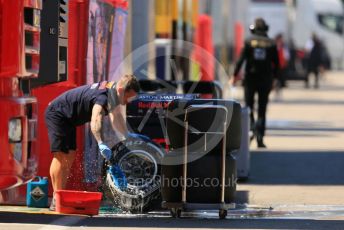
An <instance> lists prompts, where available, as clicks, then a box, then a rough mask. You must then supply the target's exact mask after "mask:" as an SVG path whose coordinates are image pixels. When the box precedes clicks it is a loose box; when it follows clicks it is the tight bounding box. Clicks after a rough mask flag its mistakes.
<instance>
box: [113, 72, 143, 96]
mask: <svg viewBox="0 0 344 230" xmlns="http://www.w3.org/2000/svg"><path fill="white" fill-rule="evenodd" d="M118 84H120V86H122V87H123V88H124V90H125V91H130V90H133V91H135V92H136V93H138V92H139V91H140V84H139V81H138V80H137V78H136V77H135V76H134V75H133V74H125V75H124V76H123V77H122V78H121V79H120V80H119V81H118Z"/></svg>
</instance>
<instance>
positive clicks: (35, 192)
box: [26, 176, 48, 208]
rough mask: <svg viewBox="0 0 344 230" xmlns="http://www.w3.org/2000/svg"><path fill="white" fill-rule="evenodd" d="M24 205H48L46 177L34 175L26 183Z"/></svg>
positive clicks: (44, 206) (38, 206)
mask: <svg viewBox="0 0 344 230" xmlns="http://www.w3.org/2000/svg"><path fill="white" fill-rule="evenodd" d="M26 205H27V206H28V207H35V208H46V207H48V178H47V177H43V178H42V177H40V176H36V177H35V178H34V179H33V180H32V181H30V182H29V183H28V184H27V190H26Z"/></svg>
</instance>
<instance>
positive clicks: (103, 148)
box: [98, 143, 112, 161]
mask: <svg viewBox="0 0 344 230" xmlns="http://www.w3.org/2000/svg"><path fill="white" fill-rule="evenodd" d="M98 147H99V151H100V154H102V156H103V157H104V158H105V160H107V161H110V160H111V158H112V151H111V149H110V148H109V147H108V146H107V145H106V144H104V143H100V144H98Z"/></svg>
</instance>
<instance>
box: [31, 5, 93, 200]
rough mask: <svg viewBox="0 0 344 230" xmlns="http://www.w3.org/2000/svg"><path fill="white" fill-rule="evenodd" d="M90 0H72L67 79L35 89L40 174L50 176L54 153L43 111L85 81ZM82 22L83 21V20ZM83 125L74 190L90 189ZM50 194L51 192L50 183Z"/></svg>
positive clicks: (71, 179)
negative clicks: (85, 168)
mask: <svg viewBox="0 0 344 230" xmlns="http://www.w3.org/2000/svg"><path fill="white" fill-rule="evenodd" d="M88 4H89V2H88V0H70V1H69V4H68V11H69V14H68V17H69V18H68V20H69V21H68V35H69V36H68V64H67V66H68V79H67V81H64V82H59V83H55V84H49V85H45V86H41V87H38V88H36V89H34V90H33V91H32V93H33V95H34V96H35V97H36V98H37V100H38V101H39V103H38V140H39V150H38V153H39V156H40V159H39V167H38V175H40V176H47V177H49V176H50V175H49V168H50V162H51V160H52V158H53V155H52V154H51V153H50V149H49V139H48V132H47V129H46V125H45V120H44V113H45V109H46V108H47V106H48V104H49V102H50V101H52V100H53V99H54V98H56V97H57V96H59V95H60V94H62V93H63V92H65V91H67V90H69V89H72V88H75V87H77V86H80V85H82V84H85V76H86V53H87V27H88V23H87V22H88ZM81 22H83V23H81ZM83 143H84V132H83V128H82V127H80V128H78V129H77V147H78V149H77V151H76V160H75V162H74V165H73V166H72V173H71V174H72V175H73V177H71V178H70V180H69V182H68V188H70V189H74V190H87V186H86V185H85V184H83V183H82V181H83V180H82V179H83V167H82V165H83V163H82V162H83V150H84V147H83ZM49 185H50V187H49V194H50V195H52V187H51V183H49Z"/></svg>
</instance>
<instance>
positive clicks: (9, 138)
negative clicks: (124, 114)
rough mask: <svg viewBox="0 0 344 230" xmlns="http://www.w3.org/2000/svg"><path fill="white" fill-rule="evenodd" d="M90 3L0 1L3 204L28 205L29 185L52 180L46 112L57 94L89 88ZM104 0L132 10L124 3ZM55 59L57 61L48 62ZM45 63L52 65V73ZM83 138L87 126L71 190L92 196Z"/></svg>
mask: <svg viewBox="0 0 344 230" xmlns="http://www.w3.org/2000/svg"><path fill="white" fill-rule="evenodd" d="M90 1H91V0H69V1H63V0H60V1H56V2H55V1H50V0H49V1H45V2H43V1H42V0H0V106H1V108H2V112H1V113H0V127H1V129H0V149H1V151H0V204H4V203H6V204H24V203H25V198H26V185H25V184H26V183H27V182H28V181H30V180H31V179H33V178H34V177H35V176H36V175H39V176H47V177H49V168H50V162H51V160H52V157H53V155H52V154H51V153H50V150H49V140H48V134H47V129H46V125H45V119H44V114H45V109H46V108H47V106H48V103H49V102H50V101H51V100H53V99H54V98H55V97H57V96H58V95H60V94H62V93H63V92H65V91H67V90H69V89H72V88H74V87H77V86H80V85H83V84H85V83H86V64H87V48H88V37H89V34H88V26H89V25H88V18H89V5H90ZM99 1H104V2H108V3H110V4H111V5H113V6H114V7H116V8H121V9H123V10H126V9H127V7H128V2H127V1H125V0H99ZM67 3H68V5H67ZM43 4H44V7H43ZM42 9H43V11H41V10H42ZM47 9H49V10H47ZM18 25H19V26H18ZM17 28H18V29H17ZM66 28H68V33H67V29H66ZM67 34H68V35H67ZM44 36H45V37H44ZM54 36H55V37H54ZM52 37H53V39H51V38H52ZM40 38H41V39H42V38H47V39H44V40H43V39H42V40H40ZM49 39H50V40H49ZM54 39H55V40H54ZM48 40H49V41H48ZM47 41H48V42H47ZM66 41H68V42H66ZM49 42H50V43H49ZM60 43H61V44H62V45H61V46H60ZM67 43H68V46H67V45H66V44H67ZM47 44H48V45H47ZM67 47H68V49H67ZM47 50H48V51H47ZM65 50H66V51H67V52H65ZM51 52H55V53H54V54H57V55H55V56H54V55H53V54H51ZM60 54H61V55H62V56H63V58H64V59H59V58H61V55H60ZM52 56H53V58H56V57H57V60H55V59H52V60H54V61H51V60H49V61H50V62H49V61H47V59H49V58H51V57H52ZM66 56H67V57H68V58H67V57H66ZM40 58H41V60H40ZM42 60H43V62H42ZM64 60H67V61H66V62H64ZM40 62H41V63H48V64H51V66H52V67H53V68H55V69H54V70H53V71H52V73H53V74H47V73H49V72H50V66H49V67H48V68H47V67H45V66H44V65H42V66H41V68H40V66H39V63H40ZM61 67H62V70H61ZM42 68H43V70H44V71H41V70H42ZM64 68H65V69H66V71H65V70H64ZM54 71H55V72H54ZM56 72H57V73H56ZM66 73H67V74H66ZM50 75H55V76H53V77H51V76H50ZM61 76H62V77H61ZM84 136H85V134H84V127H80V128H78V129H77V148H78V149H77V152H76V160H75V162H74V165H73V166H72V172H71V174H72V175H73V177H71V178H69V180H68V184H67V188H68V189H73V190H88V191H92V190H94V189H95V188H96V186H95V185H93V184H86V183H85V182H84V169H83V165H84V140H85V137H84ZM49 184H50V188H49V193H50V195H52V188H51V183H49Z"/></svg>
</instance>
